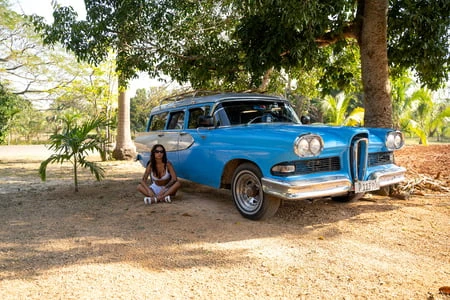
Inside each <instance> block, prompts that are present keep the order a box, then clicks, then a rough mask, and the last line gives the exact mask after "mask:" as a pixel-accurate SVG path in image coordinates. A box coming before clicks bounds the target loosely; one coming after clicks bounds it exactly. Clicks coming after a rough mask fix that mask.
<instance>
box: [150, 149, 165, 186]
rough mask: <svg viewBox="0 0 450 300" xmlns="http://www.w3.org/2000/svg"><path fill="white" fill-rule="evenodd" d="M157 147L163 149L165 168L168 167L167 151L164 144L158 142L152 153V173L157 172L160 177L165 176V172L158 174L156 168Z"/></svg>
mask: <svg viewBox="0 0 450 300" xmlns="http://www.w3.org/2000/svg"><path fill="white" fill-rule="evenodd" d="M157 148H162V149H163V151H164V152H163V157H162V161H163V163H164V170H165V169H166V166H167V153H166V148H164V146H163V145H161V144H156V145H154V146H153V147H152V153H151V154H150V166H151V168H152V173H153V174H155V175H156V176H158V177H159V178H161V177H163V176H164V174H158V170H156V158H155V150H156V149H157Z"/></svg>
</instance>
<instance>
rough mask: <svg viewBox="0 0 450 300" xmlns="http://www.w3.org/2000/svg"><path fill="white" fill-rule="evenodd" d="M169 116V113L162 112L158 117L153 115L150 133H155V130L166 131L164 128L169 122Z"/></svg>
mask: <svg viewBox="0 0 450 300" xmlns="http://www.w3.org/2000/svg"><path fill="white" fill-rule="evenodd" d="M168 115H169V114H168V113H167V112H162V113H159V114H156V115H153V116H152V117H151V118H150V126H149V128H148V129H149V130H148V131H155V130H164V127H165V125H166V122H167V116H168Z"/></svg>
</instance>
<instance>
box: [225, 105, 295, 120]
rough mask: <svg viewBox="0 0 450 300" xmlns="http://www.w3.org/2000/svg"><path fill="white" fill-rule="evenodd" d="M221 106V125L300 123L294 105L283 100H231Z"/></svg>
mask: <svg viewBox="0 0 450 300" xmlns="http://www.w3.org/2000/svg"><path fill="white" fill-rule="evenodd" d="M221 108H222V109H220V111H221V113H220V119H221V122H220V123H221V125H240V124H252V123H275V122H285V123H300V121H299V119H298V117H297V114H296V113H295V111H294V110H293V109H292V107H291V106H290V105H289V104H288V103H286V102H283V101H267V100H265V101H262V100H261V101H254V100H253V101H229V102H223V103H222V104H221ZM223 112H225V113H223Z"/></svg>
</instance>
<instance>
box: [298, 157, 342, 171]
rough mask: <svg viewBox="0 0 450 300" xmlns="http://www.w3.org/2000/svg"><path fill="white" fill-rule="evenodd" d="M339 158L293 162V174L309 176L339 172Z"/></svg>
mask: <svg viewBox="0 0 450 300" xmlns="http://www.w3.org/2000/svg"><path fill="white" fill-rule="evenodd" d="M340 169H341V163H340V160H339V157H327V158H317V159H309V160H299V161H296V162H295V174H311V173H317V172H329V171H339V170H340Z"/></svg>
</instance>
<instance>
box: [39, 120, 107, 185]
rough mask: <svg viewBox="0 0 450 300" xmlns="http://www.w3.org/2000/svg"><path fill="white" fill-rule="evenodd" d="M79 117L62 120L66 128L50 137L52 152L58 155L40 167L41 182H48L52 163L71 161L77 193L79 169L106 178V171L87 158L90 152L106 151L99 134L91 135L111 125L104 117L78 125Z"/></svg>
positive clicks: (52, 156) (48, 159)
mask: <svg viewBox="0 0 450 300" xmlns="http://www.w3.org/2000/svg"><path fill="white" fill-rule="evenodd" d="M76 118H77V115H67V116H65V117H63V118H62V121H63V122H64V125H65V126H64V128H63V131H62V133H55V134H53V135H51V136H50V147H49V149H50V150H54V151H55V152H56V153H55V154H52V155H51V156H50V157H49V158H47V159H46V160H45V161H43V162H42V163H41V165H40V167H39V175H40V177H41V180H43V181H45V180H46V173H47V166H48V165H49V164H50V163H55V162H56V163H60V164H62V163H63V162H66V161H69V162H71V163H72V165H73V176H74V183H75V192H78V168H79V167H84V168H89V170H90V171H91V173H92V174H94V176H95V178H96V179H97V180H101V179H102V178H103V177H104V169H103V168H102V167H100V166H99V165H97V164H96V163H95V162H90V161H88V160H87V159H86V158H87V156H88V153H89V152H92V151H98V152H100V154H101V155H104V153H102V152H103V151H104V148H103V147H102V144H103V143H104V140H103V138H102V137H101V136H100V135H98V134H90V133H91V132H92V131H94V130H95V129H97V128H98V127H103V126H107V125H109V121H107V119H106V118H105V117H104V116H96V117H93V118H91V119H89V120H87V121H85V122H83V123H82V124H80V125H78V124H77V123H76Z"/></svg>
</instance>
